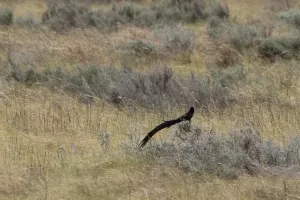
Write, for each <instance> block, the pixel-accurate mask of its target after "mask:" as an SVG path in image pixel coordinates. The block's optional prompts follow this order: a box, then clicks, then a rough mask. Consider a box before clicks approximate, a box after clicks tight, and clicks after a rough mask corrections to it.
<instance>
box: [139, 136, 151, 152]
mask: <svg viewBox="0 0 300 200" xmlns="http://www.w3.org/2000/svg"><path fill="white" fill-rule="evenodd" d="M149 140H150V137H149V136H148V135H147V136H146V137H145V138H144V139H143V140H142V141H141V142H140V144H139V150H142V148H143V147H144V146H145V145H146V144H147V142H148V141H149Z"/></svg>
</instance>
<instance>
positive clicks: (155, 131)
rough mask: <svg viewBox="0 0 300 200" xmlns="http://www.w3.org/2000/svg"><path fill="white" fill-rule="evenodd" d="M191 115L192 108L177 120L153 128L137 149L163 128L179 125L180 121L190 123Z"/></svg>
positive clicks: (192, 113) (192, 112)
mask: <svg viewBox="0 0 300 200" xmlns="http://www.w3.org/2000/svg"><path fill="white" fill-rule="evenodd" d="M193 115H194V107H191V108H190V110H189V111H188V112H187V113H185V114H184V115H182V116H181V117H179V118H178V119H173V120H168V121H164V122H163V123H162V124H160V125H158V126H157V127H155V128H154V129H153V130H152V131H150V132H149V133H148V135H147V136H146V137H145V138H144V139H143V140H142V141H141V143H140V144H139V149H142V148H143V147H144V146H145V145H146V144H147V142H148V141H149V140H150V138H151V137H152V136H153V135H154V134H155V133H157V132H158V131H160V130H162V129H164V128H169V127H170V126H172V125H174V124H177V123H180V122H182V121H189V122H190V123H191V119H192V117H193Z"/></svg>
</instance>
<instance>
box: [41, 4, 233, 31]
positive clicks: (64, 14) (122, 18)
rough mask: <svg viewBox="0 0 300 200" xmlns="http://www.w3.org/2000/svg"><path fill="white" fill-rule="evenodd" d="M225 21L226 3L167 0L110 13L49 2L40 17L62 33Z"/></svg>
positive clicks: (126, 7)
mask: <svg viewBox="0 0 300 200" xmlns="http://www.w3.org/2000/svg"><path fill="white" fill-rule="evenodd" d="M212 15H215V16H218V17H220V18H228V16H229V9H228V7H227V6H226V5H225V4H221V3H219V2H218V1H216V0H214V1H209V0H180V1H174V0H168V1H163V2H159V3H156V4H154V5H153V6H152V7H147V6H145V5H140V4H137V3H126V4H121V5H120V6H119V7H116V6H112V8H111V9H110V10H106V11H103V10H95V11H91V10H88V9H87V8H86V7H82V6H79V5H78V4H76V2H73V1H64V2H63V3H49V5H48V10H47V11H46V12H45V13H44V15H43V22H44V23H45V24H48V25H49V26H50V27H51V28H52V29H54V30H56V31H59V32H64V31H66V30H68V29H69V28H71V27H80V28H84V27H86V26H95V27H97V28H101V29H105V30H114V29H116V28H117V24H134V25H136V26H147V27H152V26H154V25H156V24H170V23H171V24H175V23H178V22H197V21H199V20H203V19H206V18H207V17H208V16H212Z"/></svg>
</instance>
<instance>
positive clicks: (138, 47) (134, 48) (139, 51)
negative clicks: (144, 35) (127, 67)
mask: <svg viewBox="0 0 300 200" xmlns="http://www.w3.org/2000/svg"><path fill="white" fill-rule="evenodd" d="M121 48H122V50H123V51H126V54H129V55H134V56H138V57H141V56H153V55H155V54H156V52H157V47H156V45H155V44H154V43H151V42H148V41H144V40H132V41H129V42H128V43H126V44H124V45H123V46H122V47H121Z"/></svg>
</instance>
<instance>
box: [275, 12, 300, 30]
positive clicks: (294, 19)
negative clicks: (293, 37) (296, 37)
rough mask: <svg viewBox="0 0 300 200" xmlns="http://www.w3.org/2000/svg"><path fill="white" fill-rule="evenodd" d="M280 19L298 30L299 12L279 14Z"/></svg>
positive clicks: (299, 23) (299, 26)
mask: <svg viewBox="0 0 300 200" xmlns="http://www.w3.org/2000/svg"><path fill="white" fill-rule="evenodd" d="M280 18H281V19H283V20H285V21H287V22H288V23H290V24H293V25H294V26H295V27H296V28H298V29H300V10H290V11H287V12H282V13H280Z"/></svg>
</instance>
